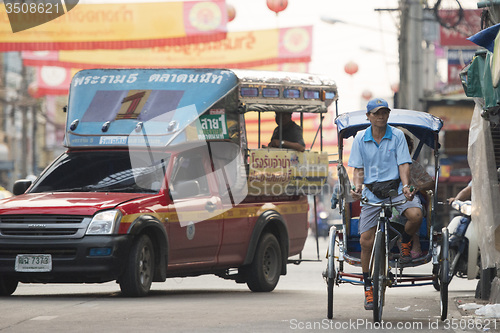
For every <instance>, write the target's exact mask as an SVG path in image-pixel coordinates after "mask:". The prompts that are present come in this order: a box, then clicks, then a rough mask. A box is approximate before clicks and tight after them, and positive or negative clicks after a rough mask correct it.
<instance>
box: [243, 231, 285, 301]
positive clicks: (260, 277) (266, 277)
mask: <svg viewBox="0 0 500 333" xmlns="http://www.w3.org/2000/svg"><path fill="white" fill-rule="evenodd" d="M246 273H247V285H248V288H250V290H252V291H256V292H261V291H273V290H274V288H275V287H276V285H277V284H278V280H279V278H280V273H281V249H280V245H279V243H278V240H277V239H276V237H275V236H274V235H273V234H269V233H267V234H264V235H263V236H262V238H261V239H260V241H259V245H258V246H257V250H256V251H255V255H254V257H253V261H252V263H251V264H250V266H249V267H248V268H247V270H246Z"/></svg>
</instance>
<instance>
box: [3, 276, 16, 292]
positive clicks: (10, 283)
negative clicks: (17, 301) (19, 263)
mask: <svg viewBox="0 0 500 333" xmlns="http://www.w3.org/2000/svg"><path fill="white" fill-rule="evenodd" d="M18 284H19V282H18V281H17V280H14V279H10V278H6V277H0V296H10V295H12V294H13V293H14V291H16V289H17V285H18Z"/></svg>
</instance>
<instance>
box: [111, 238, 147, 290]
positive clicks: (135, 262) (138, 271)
mask: <svg viewBox="0 0 500 333" xmlns="http://www.w3.org/2000/svg"><path fill="white" fill-rule="evenodd" d="M153 272H154V250H153V243H152V242H151V239H149V237H148V236H147V235H142V236H140V237H139V239H137V241H136V242H135V243H134V245H133V246H132V249H131V250H130V256H129V258H128V262H127V267H126V268H125V272H124V273H123V275H122V276H121V277H120V280H119V282H120V289H121V291H122V293H123V294H124V295H125V296H131V297H138V296H146V295H147V294H148V292H149V289H150V288H151V283H152V282H153Z"/></svg>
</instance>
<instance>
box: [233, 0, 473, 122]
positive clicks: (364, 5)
mask: <svg viewBox="0 0 500 333" xmlns="http://www.w3.org/2000/svg"><path fill="white" fill-rule="evenodd" d="M435 2H436V1H435V0H429V1H427V3H428V4H429V5H430V6H432V5H433V4H434V3H435ZM226 3H227V4H231V5H233V6H234V7H235V9H236V17H235V19H234V20H233V21H232V22H229V23H228V30H230V31H232V30H234V31H239V30H251V29H268V28H273V27H290V26H301V25H313V27H314V28H313V29H314V30H313V31H314V36H313V56H312V61H311V63H310V66H309V72H311V73H317V74H325V75H328V76H330V77H331V78H333V79H334V80H335V81H336V83H337V86H338V89H339V112H340V113H342V112H348V111H353V110H360V109H364V108H365V105H366V102H367V100H366V99H363V98H362V94H363V92H364V91H366V92H369V93H370V94H371V96H372V97H373V98H374V97H382V98H385V99H387V100H388V101H389V104H392V97H393V91H392V89H391V86H392V85H394V84H395V85H397V84H398V83H399V65H398V24H399V13H398V11H394V10H393V9H396V8H398V3H399V1H398V0H358V1H345V0H344V1H342V0H289V1H288V7H287V8H286V9H285V10H284V11H283V12H280V13H279V14H278V15H276V14H275V13H274V12H272V11H271V10H270V9H268V8H267V5H266V0H226ZM460 3H461V5H462V7H463V8H464V9H477V1H475V0H460ZM442 6H450V8H456V1H455V0H442ZM321 17H330V18H334V19H337V20H342V21H344V22H346V24H343V23H336V24H329V23H326V22H324V21H323V20H321ZM351 61H352V62H355V63H356V64H357V65H358V72H357V73H356V74H354V75H352V76H351V75H349V74H347V73H346V72H345V70H344V66H345V65H346V64H347V63H348V62H351ZM446 69H447V68H446V67H445V70H446ZM445 75H446V74H445Z"/></svg>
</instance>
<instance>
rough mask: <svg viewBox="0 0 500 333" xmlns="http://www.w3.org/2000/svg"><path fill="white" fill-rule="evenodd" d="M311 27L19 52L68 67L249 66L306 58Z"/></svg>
mask: <svg viewBox="0 0 500 333" xmlns="http://www.w3.org/2000/svg"><path fill="white" fill-rule="evenodd" d="M311 53H312V27H310V26H309V27H307V26H306V27H294V28H283V29H267V30H255V31H239V32H228V33H227V36H226V38H225V39H223V40H219V41H209V42H203V43H197V44H185V45H166V46H161V47H153V48H150V49H126V50H78V51H59V52H56V51H54V52H53V53H52V54H51V53H42V54H39V53H37V52H23V55H22V56H23V60H24V64H25V65H28V66H40V65H44V66H46V65H50V66H59V67H67V68H68V67H69V68H81V69H89V68H109V67H113V68H117V67H119V68H123V67H125V68H126V67H132V68H141V67H169V68H193V67H194V68H196V67H224V68H249V67H256V66H263V65H268V64H274V63H286V62H300V63H301V62H309V61H310V60H311Z"/></svg>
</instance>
